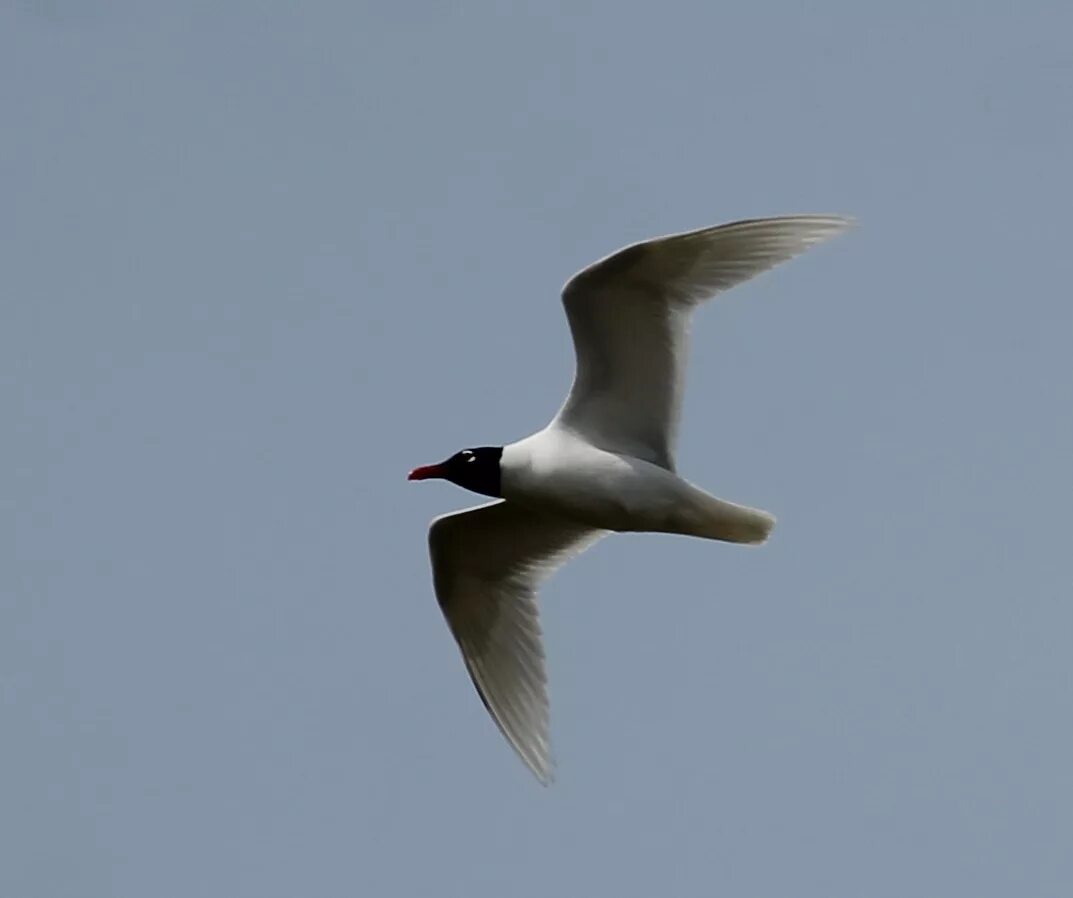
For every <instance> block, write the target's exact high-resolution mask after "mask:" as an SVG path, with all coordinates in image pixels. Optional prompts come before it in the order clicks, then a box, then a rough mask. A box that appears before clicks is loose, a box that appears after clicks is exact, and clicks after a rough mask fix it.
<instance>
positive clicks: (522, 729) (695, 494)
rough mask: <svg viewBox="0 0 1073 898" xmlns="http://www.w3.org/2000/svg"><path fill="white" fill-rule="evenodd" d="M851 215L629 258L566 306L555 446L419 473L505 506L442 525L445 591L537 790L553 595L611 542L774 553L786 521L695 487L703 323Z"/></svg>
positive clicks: (786, 220) (669, 239) (594, 269)
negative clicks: (725, 297) (681, 442)
mask: <svg viewBox="0 0 1073 898" xmlns="http://www.w3.org/2000/svg"><path fill="white" fill-rule="evenodd" d="M852 224H853V219H851V218H848V217H845V216H841V215H784V216H777V217H772V218H756V219H748V220H743V221H735V222H731V223H729V224H723V225H716V226H714V227H707V228H702V229H700V230H693V231H688V232H684V233H679V234H672V235H669V236H664V237H657V238H654V239H651V240H646V241H643V242H640V243H634V244H632V245H629V246H626V247H624V248H623V249H620V250H618V251H616V252H614V253H612V254H611V255H609V256H607V257H605V258H603V259H601V260H600V261H598V262H596V263H594V264H592V265H590V266H589V267H587V268H584V269H583V270H581V271H580V272H578V273H577V274H576V275H574V276H573V277H572V278H570V280H569V281H567V283H566V285H565V286H564V287H563V290H562V303H563V307H564V309H565V311H566V318H567V322H568V324H569V327H570V333H571V336H572V338H573V344H574V354H575V357H576V366H575V374H574V380H573V384H572V386H571V388H570V392H569V394H568V395H567V397H566V401H565V402H564V403H563V405H562V407H561V408H560V409H559V411H558V412H557V413H556V415H555V416H554V417H553V418H552V420H551V422H550V423H549V424H548V425H547V426H546V427H544V428H543V429H542V430H540V431H538V432H536V433H534V434H532V435H530V436H527V437H525V438H524V439H521V440H518V441H516V442H513V443H509V444H507V445H503V446H476V447H471V448H467V449H462V450H461V451H459V452H456V453H455V454H454V455H452V456H450V457H449V458H447V459H446V460H445V461H442V462H440V463H438V464H432V465H423V466H420V467H417V468H414V469H413V470H412V471H411V472H410V473H409V475H408V479H409V480H429V479H443V480H447V481H450V482H451V483H454V484H456V485H457V486H460V487H463V488H465V489H467V490H470V491H472V492H474V493H477V494H480V495H483V496H487V497H491V499H492V501H491V502H487V503H485V504H482V505H477V506H474V507H472V508H467V509H464V510H462V511H456V512H452V513H449V514H445V515H441V516H439V517H437V518H435V519H434V520H433V521H432V523H431V525H430V527H429V533H428V542H429V556H430V560H431V565H432V581H433V590H434V592H435V595H436V599H437V601H438V603H439V606H440V609H441V610H442V612H443V615H444V617H445V619H446V621H447V624H448V627H449V628H450V630H451V632H452V634H453V635H454V638H455V640H456V642H457V643H458V647H459V649H460V650H461V654H462V659H463V661H464V662H465V666H466V669H467V670H468V672H469V675H470V677H471V679H472V680H473V684H474V686H476V689H477V693H478V695H479V696H480V698H481V701H482V702H483V703H484V705H485V708H486V709H487V710H488V713H489V714H490V715H491V717H492V719H493V720H494V721H495V723H496V724H497V726H498V727H499V729H500V730H501V731H502V733H503V735H504V736H505V737H506V739H507V741H508V742H509V743H510V745H511V746H512V747H513V749H514V751H515V752H517V754H518V756H519V757H520V758H521V759H522V761H523V762H524V763H525V764H526V766H527V767H528V768H529V769H530V770H531V771H532V773H533V774H534V775H535V776H536V778H537V779H538V780H539V781H540V782H541V783H543V784H545V785H547V784H549V783H550V782H551V781H552V778H553V770H554V765H553V759H552V752H551V745H550V738H549V722H550V708H549V703H548V695H547V676H546V673H545V664H544V649H543V644H542V637H541V628H540V620H539V614H538V608H537V592H538V588H539V586H540V584H541V583H542V582H543V581H544V580H545V579H546V578H547V577H548V576H549V575H550V574H551V573H552V572H553V571H555V570H556V569H557V568H558V567H559V566H560V565H562V564H563V563H564V562H565V561H567V560H568V559H570V558H571V557H573V556H575V555H577V554H579V553H581V552H582V551H584V550H585V549H587V548H589V547H590V546H591V545H592V544H593V543H595V542H596V541H597V540H599V539H601V538H602V537H604V536H606V535H608V534H609V533H616V532H617V533H623V532H656V533H672V534H681V535H686V536H694V537H700V538H703V539H709V540H718V541H722V542H729V543H743V544H753V545H755V544H759V543H762V542H764V541H765V540H766V539H767V537H768V535H769V534H770V533H771V529H772V527H773V526H774V525H775V518H774V517H773V516H772V515H770V514H769V513H767V512H766V511H761V510H760V509H756V508H749V507H747V506H744V505H738V504H736V503H733V502H729V501H726V500H724V499H718V498H716V497H715V496H712V495H709V494H708V493H706V492H705V491H704V490H702V489H700V488H699V487H697V486H694V485H693V484H692V483H690V482H689V481H687V480H685V479H684V478H682V477H680V476H679V475H678V473H677V471H676V466H675V443H676V436H677V431H678V422H679V416H680V411H681V406H682V394H683V390H684V385H685V368H686V355H687V350H688V343H689V326H690V320H691V318H692V313H693V311H694V310H695V309H696V308H697V307H698V306H700V305H701V304H702V303H704V302H705V301H706V300H708V299H711V298H712V297H714V296H716V295H717V294H719V293H721V292H723V291H724V290H727V289H729V288H730V287H733V286H735V285H737V284H740V283H742V282H743V281H746V280H748V279H750V278H752V277H753V276H755V275H757V274H760V273H761V272H763V271H766V270H768V269H770V268H772V267H774V266H775V265H777V264H779V263H781V262H785V261H787V260H788V259H791V258H793V257H794V256H797V255H799V254H800V253H802V252H804V251H805V250H807V249H809V248H811V247H813V246H815V245H817V244H819V243H822V242H824V241H825V240H827V239H829V238H831V237H834V236H835V235H836V234H839V233H841V232H843V231H845V230H846V229H847V228H849V227H850V226H851V225H852Z"/></svg>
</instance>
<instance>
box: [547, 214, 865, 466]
mask: <svg viewBox="0 0 1073 898" xmlns="http://www.w3.org/2000/svg"><path fill="white" fill-rule="evenodd" d="M850 224H851V221H850V219H847V218H842V217H840V216H834V215H793V216H783V217H780V218H763V219H752V220H748V221H738V222H733V223H731V224H725V225H719V226H717V227H712V228H703V229H701V230H699V231H690V232H688V233H685V234H674V235H671V236H669V237H658V238H656V239H654V240H648V241H645V242H644V243H637V244H634V245H632V246H628V247H626V248H625V249H621V250H619V251H618V252H616V253H613V254H612V255H610V256H608V257H607V258H605V259H602V260H601V261H599V262H597V263H596V264H594V265H591V266H589V267H588V268H586V269H584V270H583V271H581V272H579V273H578V274H576V275H575V276H574V277H573V278H571V279H570V281H568V282H567V284H566V286H565V287H564V288H563V305H564V307H565V309H566V317H567V320H568V321H569V324H570V332H571V335H572V336H573V339H574V351H575V355H576V357H577V370H576V373H575V376H574V384H573V386H572V388H571V390H570V394H569V396H568V397H567V399H566V403H565V404H564V405H563V407H562V409H561V410H560V411H559V414H558V415H557V416H556V421H557V422H558V423H559V424H562V425H564V426H567V427H569V428H571V429H573V430H575V431H577V432H578V433H580V434H581V435H582V436H584V437H585V438H586V439H588V440H590V441H591V442H593V443H595V444H596V445H597V446H600V447H601V448H604V449H608V450H611V451H615V452H623V453H626V454H629V455H633V456H635V457H637V458H642V459H644V460H646V461H650V462H652V463H653V464H657V465H660V466H661V467H664V468H667V469H668V470H672V471H673V470H674V449H675V437H676V432H677V429H678V418H679V412H680V410H681V404H682V392H683V389H684V381H685V364H686V356H687V353H688V348H689V347H688V343H689V320H690V317H691V313H692V311H693V309H694V308H695V307H696V306H697V305H699V304H700V303H701V302H703V301H705V300H707V299H710V298H712V297H713V296H715V295H716V294H718V293H720V292H722V291H723V290H727V289H729V288H730V287H733V286H735V285H736V284H739V283H741V282H742V281H745V280H748V279H749V278H751V277H753V276H755V275H757V274H760V273H761V272H763V271H766V270H768V269H769V268H772V267H774V266H775V265H778V264H779V263H780V262H785V261H786V260H788V259H791V258H793V257H794V256H796V255H798V254H800V253H803V252H804V251H805V250H807V249H809V248H810V247H812V246H815V245H816V244H818V243H821V242H823V241H824V240H827V239H829V238H830V237H833V236H834V235H835V234H838V233H840V232H842V231H844V230H845V229H846V228H848V227H849V226H850Z"/></svg>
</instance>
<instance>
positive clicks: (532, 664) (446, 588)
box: [428, 502, 604, 784]
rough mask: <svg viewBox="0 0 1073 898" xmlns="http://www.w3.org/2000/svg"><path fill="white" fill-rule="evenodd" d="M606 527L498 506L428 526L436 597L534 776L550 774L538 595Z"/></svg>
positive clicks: (482, 690) (481, 689) (489, 703)
mask: <svg viewBox="0 0 1073 898" xmlns="http://www.w3.org/2000/svg"><path fill="white" fill-rule="evenodd" d="M603 533H604V531H602V530H593V529H590V528H587V527H584V526H580V525H578V524H575V523H572V522H570V521H566V520H562V519H560V518H555V517H550V516H546V515H542V514H539V513H535V512H531V511H529V510H528V509H525V508H522V507H519V506H516V505H514V504H512V503H509V502H492V503H490V504H487V505H479V506H477V507H475V508H469V509H466V510H464V511H458V512H454V513H453V514H447V515H442V516H440V517H438V518H436V519H435V520H434V521H433V522H432V526H431V527H430V528H429V535H428V536H429V554H430V555H431V558H432V577H433V584H434V587H435V590H436V598H437V600H438V601H439V603H440V608H441V609H442V610H443V614H444V617H445V618H446V619H447V624H448V626H450V628H451V632H452V633H453V634H454V637H455V639H456V640H457V642H458V646H459V648H460V649H461V650H462V658H463V660H464V661H465V662H466V668H467V669H468V670H469V674H470V676H471V677H472V678H473V683H474V685H475V686H476V687H477V692H478V693H479V694H480V697H481V700H482V701H483V702H484V706H485V707H486V708H487V709H488V713H489V714H491V715H492V718H493V719H494V720H495V722H496V723H497V724H498V725H499V729H500V730H502V732H503V735H504V736H506V737H507V741H509V742H510V744H511V745H512V746H513V748H514V750H515V751H516V752H517V753H518V755H519V756H520V757H521V759H522V760H523V761H524V762H525V763H526V765H528V767H529V769H530V770H532V771H533V773H534V774H536V776H537V778H538V779H539V780H540V781H541V782H543V783H545V784H547V783H548V782H550V780H551V776H552V760H551V750H550V744H549V740H548V697H547V691H546V688H545V684H546V682H547V680H546V677H545V674H544V648H543V645H542V643H541V638H540V620H539V616H538V611H537V602H536V598H537V597H536V591H537V587H538V586H539V585H540V583H541V581H542V580H543V579H544V578H545V577H547V576H548V575H550V574H551V573H552V572H553V571H554V570H555V569H556V568H557V567H558V566H559V565H561V564H562V563H563V562H564V561H566V560H567V559H568V558H569V557H570V556H572V555H575V554H577V553H579V552H581V551H583V550H584V549H586V548H588V546H590V545H591V544H592V543H593V542H595V541H596V540H597V539H599V537H600V536H602V535H603Z"/></svg>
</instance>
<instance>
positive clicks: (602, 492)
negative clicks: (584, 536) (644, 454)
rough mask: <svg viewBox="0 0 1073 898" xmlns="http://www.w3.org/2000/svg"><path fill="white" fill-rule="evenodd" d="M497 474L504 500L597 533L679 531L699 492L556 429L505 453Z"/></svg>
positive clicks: (643, 464) (650, 467)
mask: <svg viewBox="0 0 1073 898" xmlns="http://www.w3.org/2000/svg"><path fill="white" fill-rule="evenodd" d="M502 471H503V482H502V488H503V498H504V499H507V500H508V501H512V502H518V503H520V504H524V505H527V506H530V507H532V508H539V509H540V510H542V511H545V512H549V513H553V514H558V515H561V516H563V517H567V518H570V519H571V520H574V521H578V522H580V523H584V524H587V525H589V526H590V527H597V528H599V529H601V530H618V531H642V530H643V531H663V532H682V528H681V525H680V521H679V519H680V518H681V516H682V513H683V512H684V511H686V509H687V507H688V506H690V505H691V504H692V500H693V497H692V495H691V494H692V493H694V492H696V493H699V492H700V491H699V490H695V489H694V488H693V487H691V486H690V485H689V484H688V483H686V482H685V481H684V480H681V479H680V478H678V477H676V476H675V475H674V474H672V473H670V472H669V471H667V470H665V469H663V468H660V467H658V466H656V465H653V464H650V463H649V462H646V461H642V460H641V459H638V458H631V457H629V456H624V455H618V454H616V453H613V452H607V451H604V450H602V449H597V448H595V447H594V446H592V445H591V444H589V443H588V442H586V441H585V440H583V439H581V438H579V437H577V436H576V435H574V434H573V433H571V432H570V431H568V430H566V429H563V428H560V427H556V426H551V427H549V428H547V429H546V430H543V431H541V432H540V433H537V434H534V435H533V436H531V437H527V438H526V439H524V440H520V441H519V442H517V443H513V444H511V445H510V446H507V447H506V448H504V450H503V459H502ZM701 495H703V494H701Z"/></svg>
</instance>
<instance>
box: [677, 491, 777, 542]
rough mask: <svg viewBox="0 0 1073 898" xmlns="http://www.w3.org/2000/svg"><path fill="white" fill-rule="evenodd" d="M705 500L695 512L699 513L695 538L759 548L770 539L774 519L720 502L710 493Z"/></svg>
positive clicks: (756, 510)
mask: <svg viewBox="0 0 1073 898" xmlns="http://www.w3.org/2000/svg"><path fill="white" fill-rule="evenodd" d="M698 492H699V491H698ZM703 497H704V498H703V501H702V502H700V503H698V505H699V507H698V508H697V509H696V512H699V513H698V514H696V517H695V518H694V527H695V529H692V534H693V535H694V536H700V537H703V538H704V539H717V540H720V541H722V542H726V543H747V544H749V545H759V544H760V543H762V542H764V541H765V540H767V538H768V536H770V535H771V530H772V528H773V527H774V526H775V517H774V515H770V514H768V513H767V512H766V511H761V510H760V509H759V508H749V507H748V506H746V505H736V504H735V503H733V502H727V501H725V500H724V499H717V498H715V496H709V495H708V494H707V493H703Z"/></svg>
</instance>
